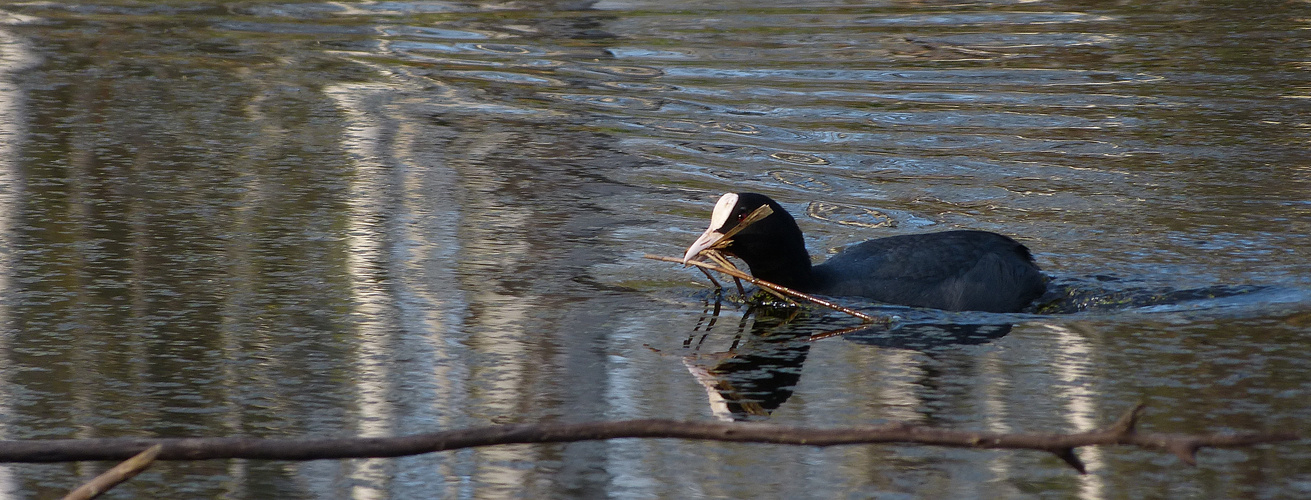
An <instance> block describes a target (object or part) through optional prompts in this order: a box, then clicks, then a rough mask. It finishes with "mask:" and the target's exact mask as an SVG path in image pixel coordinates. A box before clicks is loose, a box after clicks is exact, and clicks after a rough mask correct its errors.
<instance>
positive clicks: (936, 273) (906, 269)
mask: <svg viewBox="0 0 1311 500" xmlns="http://www.w3.org/2000/svg"><path fill="white" fill-rule="evenodd" d="M727 196H729V195H725V197H727ZM736 197H737V199H736V203H735V204H733V207H732V212H731V213H729V214H728V215H727V217H726V218H724V223H723V225H722V226H721V227H713V226H714V225H715V224H713V223H712V224H711V225H712V227H711V228H710V229H708V230H707V231H706V234H707V235H710V234H712V233H717V234H723V233H724V232H725V231H728V230H730V229H732V228H733V227H734V226H736V225H737V222H738V221H739V220H741V219H742V217H743V216H745V214H748V213H751V212H752V211H754V210H755V209H756V208H758V207H760V206H761V205H766V204H767V205H769V206H770V208H771V209H773V211H774V213H773V214H771V215H770V216H768V217H766V218H764V219H762V220H759V221H757V222H755V223H753V224H750V225H748V226H747V227H745V228H743V229H742V230H741V231H740V232H738V233H737V234H735V235H733V236H732V238H731V240H732V242H731V243H730V244H728V245H727V246H724V247H721V248H720V251H722V252H725V253H728V254H731V255H735V256H737V257H738V258H740V259H742V260H743V261H744V262H746V264H747V266H749V267H750V268H751V274H752V275H753V276H755V277H757V278H760V279H763V280H765V281H770V282H773V283H777V284H779V285H783V286H786V287H789V288H793V289H796V290H798V291H802V292H806V293H816V294H822V295H830V296H860V297H865V298H869V299H873V300H876V301H879V302H885V303H889V304H899V305H906V306H913V307H930V308H935V309H946V310H951V311H966V310H968V311H990V312H1014V311H1019V310H1021V309H1023V308H1024V307H1025V306H1027V305H1028V304H1029V303H1030V302H1032V301H1033V300H1034V299H1036V298H1038V297H1039V296H1041V295H1042V294H1043V292H1044V291H1045V290H1046V285H1045V281H1044V279H1043V276H1042V273H1041V271H1040V270H1039V269H1038V266H1037V265H1036V264H1034V262H1033V256H1032V255H1030V254H1029V249H1027V248H1025V247H1024V245H1021V244H1019V243H1018V242H1016V241H1015V240H1012V239H1010V238H1008V237H1006V236H1002V235H1000V234H995V233H989V232H984V231H946V232H940V233H928V234H912V235H904V236H893V237H889V238H879V239H874V240H869V241H866V242H864V243H861V244H858V245H853V246H851V247H848V248H847V249H846V250H844V251H842V252H841V253H839V254H837V255H835V256H833V257H832V258H830V259H829V260H828V261H827V262H824V263H823V264H819V265H815V266H812V265H811V263H810V254H809V253H807V251H806V243H805V240H804V239H803V238H802V236H801V229H800V228H799V227H797V223H796V221H795V220H794V219H793V218H792V216H791V215H789V214H788V213H787V211H786V210H784V209H783V207H782V206H779V205H778V203H776V202H775V201H774V200H772V199H770V198H769V197H767V196H765V195H761V194H755V193H739V194H737V195H736ZM730 201H731V200H730ZM716 210H717V211H718V210H719V208H718V207H717V208H716ZM717 215H718V214H717ZM721 218H723V217H721ZM706 238H707V236H706V235H703V236H702V239H706ZM697 244H701V240H698V242H697ZM697 244H694V245H693V246H694V248H695V247H696V245H697ZM694 254H695V252H693V251H692V250H689V256H692V255H694Z"/></svg>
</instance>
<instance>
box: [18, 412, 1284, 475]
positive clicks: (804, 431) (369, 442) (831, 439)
mask: <svg viewBox="0 0 1311 500" xmlns="http://www.w3.org/2000/svg"><path fill="white" fill-rule="evenodd" d="M1141 412H1142V406H1139V407H1136V408H1134V409H1133V410H1131V411H1130V412H1129V414H1127V415H1125V417H1123V418H1121V419H1120V420H1119V421H1117V422H1116V423H1115V424H1112V425H1111V426H1109V427H1106V428H1104V429H1099V430H1095V431H1090V432H1080V433H1074V434H1047V433H1035V434H1018V433H1017V434H1001V433H991V432H969V431H960V430H950V429H938V428H932V427H924V426H917V425H909V424H889V425H880V426H860V427H845V428H835V429H808V428H804V427H794V426H784V425H773V424H760V423H733V422H703V421H679V420H624V421H617V422H592V423H575V424H562V423H553V424H520V425H503V426H494V427H483V428H475V429H463V430H453V431H445V432H436V433H431V434H417V435H412V436H398V437H386V438H340V439H311V440H299V441H298V440H287V439H254V438H170V439H143V438H123V439H82V440H37V441H0V462H67V461H79V460H121V459H124V458H126V457H130V456H132V455H134V454H136V453H139V452H140V451H141V450H144V449H146V448H148V447H150V446H153V445H156V444H158V445H162V446H163V450H161V451H160V453H159V457H158V459H159V460H211V459H227V458H246V459H262V460H324V459H341V458H385V457H400V456H408V455H418V454H422V453H432V452H438V451H447V450H456V449H462V448H473V447H480V446H494V445H502V444H520V443H566V442H574V441H594V440H602V439H619V438H674V439H701V440H710V441H729V442H740V443H774V444H790V445H808V446H836V445H853V444H875V443H909V444H925V445H934V446H949V447H959V448H990V449H1024V450H1039V451H1045V452H1049V453H1053V454H1056V455H1057V456H1059V457H1061V458H1063V459H1065V462H1066V463H1068V464H1069V465H1070V466H1071V467H1074V468H1075V469H1076V470H1078V471H1079V472H1084V468H1083V464H1082V462H1080V461H1079V460H1078V458H1077V457H1075V455H1074V449H1075V448H1080V447H1084V446H1106V445H1128V446H1137V447H1140V448H1146V449H1152V450H1166V451H1171V452H1174V453H1175V454H1176V455H1179V457H1180V458H1181V459H1183V460H1184V462H1186V463H1188V464H1195V463H1196V459H1195V457H1194V455H1195V453H1196V451H1197V450H1198V449H1199V448H1203V447H1213V448H1214V447H1239V446H1250V445H1254V444H1260V443H1274V442H1280V441H1291V440H1296V439H1299V438H1298V436H1297V435H1296V434H1293V433H1287V432H1279V433H1245V434H1204V435H1191V434H1156V433H1138V432H1136V431H1135V430H1134V427H1135V424H1136V423H1137V420H1138V417H1139V415H1141Z"/></svg>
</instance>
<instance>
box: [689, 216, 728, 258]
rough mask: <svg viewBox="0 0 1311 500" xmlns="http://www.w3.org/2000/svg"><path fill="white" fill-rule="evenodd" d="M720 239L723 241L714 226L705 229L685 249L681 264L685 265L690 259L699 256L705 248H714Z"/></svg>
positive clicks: (721, 234) (722, 235) (721, 235)
mask: <svg viewBox="0 0 1311 500" xmlns="http://www.w3.org/2000/svg"><path fill="white" fill-rule="evenodd" d="M722 239H724V233H721V232H719V231H716V230H715V228H714V226H711V227H709V228H706V232H704V233H701V236H700V237H699V238H697V239H696V241H695V242H693V243H692V246H690V247H687V253H684V254H683V264H684V265H686V264H687V263H688V262H690V261H691V260H692V259H694V258H696V256H697V254H700V253H701V252H702V251H703V250H705V249H707V248H711V247H713V246H715V244H717V243H719V240H722Z"/></svg>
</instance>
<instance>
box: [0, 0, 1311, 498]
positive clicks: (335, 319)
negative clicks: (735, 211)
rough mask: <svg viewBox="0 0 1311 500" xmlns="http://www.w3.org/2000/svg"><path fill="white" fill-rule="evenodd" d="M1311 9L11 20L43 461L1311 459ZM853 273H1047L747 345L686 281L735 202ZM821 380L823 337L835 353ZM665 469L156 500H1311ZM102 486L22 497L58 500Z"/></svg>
mask: <svg viewBox="0 0 1311 500" xmlns="http://www.w3.org/2000/svg"><path fill="white" fill-rule="evenodd" d="M1308 19H1311V9H1308V7H1307V5H1306V4H1305V3H1289V2H1283V3H1276V2H1269V3H1264V4H1252V3H1249V2H1222V1H1208V2H1154V3H1141V5H1135V4H1134V3H1129V4H1127V5H1119V6H1112V5H1109V4H1107V3H1105V2H1076V1H1065V2H1062V1H1052V2H977V3H959V2H952V3H947V2H871V3H864V4H862V3H838V2H834V3H827V4H814V3H783V2H777V3H760V2H749V3H748V2H740V3H731V2H717V3H715V4H714V5H706V3H704V2H684V3H676V2H606V1H603V2H483V3H458V2H358V3H357V2H334V3H315V2H303V3H299V2H288V3H259V2H248V3H237V4H209V3H197V2H127V1H109V2H102V3H41V2H32V3H5V4H0V71H3V75H2V76H3V79H0V138H2V140H0V289H3V292H0V328H3V336H0V363H3V365H0V366H2V368H0V432H3V434H4V436H5V437H7V438H54V437H106V436H143V435H144V436H182V435H188V436H190V435H195V436H227V435H249V436H276V437H294V436H308V435H312V436H325V435H334V436H335V435H367V436H376V435H393V434H404V433H417V432H426V431H432V430H437V429H449V428H460V427H469V426H479V425H489V424H493V423H508V422H539V421H588V420H599V419H621V418H640V417H662V418H663V417H667V418H687V419H713V418H745V419H757V420H766V419H767V420H768V421H771V422H776V423H785V424H804V425H814V426H821V427H822V426H836V425H847V424H864V423H876V422H884V421H889V420H905V421H911V422H917V423H924V424H932V425H941V426H947V427H953V428H962V429H980V430H993V431H1026V430H1036V431H1074V430H1080V429H1089V428H1093V427H1095V426H1097V425H1099V424H1102V423H1104V422H1108V421H1110V420H1112V419H1114V418H1115V417H1116V416H1118V415H1119V414H1120V413H1122V412H1123V411H1125V410H1127V409H1128V408H1130V407H1131V406H1132V405H1133V404H1134V403H1136V402H1138V401H1143V402H1146V403H1148V404H1149V405H1150V413H1149V416H1148V417H1147V420H1146V422H1145V426H1146V427H1147V428H1149V429H1151V430H1154V431H1163V432H1210V431H1236V430H1271V429H1280V430H1285V429H1299V430H1303V432H1305V430H1306V429H1307V422H1311V408H1309V407H1308V406H1307V405H1306V403H1305V400H1306V395H1307V394H1308V391H1311V355H1308V354H1306V353H1307V352H1308V351H1311V349H1308V347H1311V340H1309V339H1311V337H1309V336H1308V334H1309V333H1311V258H1309V257H1311V250H1309V249H1311V236H1308V234H1311V196H1309V195H1308V193H1311V154H1308V142H1309V141H1311V123H1308V120H1307V117H1308V116H1311V85H1309V84H1308V82H1309V81H1311V73H1309V72H1308V71H1309V70H1311V39H1308V38H1307V37H1306V29H1307V27H1308ZM730 190H733V191H747V190H749V191H758V192H763V193H767V194H769V195H771V196H773V197H775V198H776V199H778V200H780V201H781V202H782V203H783V204H784V206H785V207H786V208H788V210H789V211H791V212H792V213H793V214H794V215H797V216H798V218H799V220H800V223H801V225H802V228H803V230H804V231H805V232H806V237H807V242H808V244H809V245H810V248H811V251H812V253H814V254H825V253H830V252H833V251H835V250H838V249H840V248H842V247H844V246H846V245H848V244H852V243H856V242H859V241H863V240H865V239H868V238H871V237H876V236H883V235H892V234H904V233H914V232H924V231H933V230H942V229H948V228H975V229H985V230H991V231H997V232H1001V233H1005V234H1010V235H1014V236H1016V237H1017V238H1018V239H1019V240H1020V241H1022V242H1023V243H1025V244H1026V245H1028V246H1029V247H1030V248H1032V249H1033V250H1034V252H1035V254H1036V256H1037V259H1038V261H1039V263H1040V265H1042V266H1043V268H1044V270H1045V271H1046V272H1048V273H1049V274H1050V275H1051V276H1052V278H1053V282H1054V283H1055V284H1056V285H1058V286H1057V287H1055V288H1056V290H1057V293H1055V294H1053V295H1052V296H1049V297H1048V298H1047V299H1046V300H1047V301H1048V305H1049V307H1048V308H1046V309H1043V310H1039V311H1034V312H1033V313H1027V314H1015V315H989V314H979V313H942V312H934V311H913V310H907V309H898V308H880V307H878V306H875V305H873V304H856V306H858V307H862V308H865V309H868V310H870V311H874V312H879V313H884V314H895V315H898V316H899V317H900V318H902V319H901V321H900V322H899V323H898V327H897V328H895V329H893V330H891V331H887V330H877V329H876V330H865V331H860V332H853V333H848V334H846V335H827V334H826V332H831V331H833V330H839V329H842V328H846V327H850V326H853V325H854V324H855V323H854V322H852V321H851V320H849V319H846V318H843V317H839V316H832V315H829V314H826V313H823V312H818V311H813V312H807V313H804V314H802V315H801V316H799V317H796V318H793V319H791V321H786V322H785V321H783V320H782V319H781V318H779V317H776V316H775V315H770V314H764V313H761V314H752V315H749V316H744V311H743V310H742V309H741V308H740V307H738V306H736V305H734V303H733V302H732V301H728V302H725V303H723V304H721V306H720V312H719V316H718V317H713V316H710V315H709V314H710V312H711V311H713V309H714V305H713V300H714V296H713V294H711V293H710V292H709V291H708V290H707V288H706V285H705V282H704V279H703V278H702V277H701V276H700V274H699V273H696V272H694V271H691V270H687V269H682V268H680V267H678V266H675V265H672V264H667V263H662V262H656V261H651V260H645V259H642V258H641V257H642V255H643V254H644V253H654V254H661V255H680V254H681V253H682V251H683V248H685V247H686V245H687V244H689V243H690V242H691V240H692V239H694V238H695V236H696V235H697V234H699V233H700V231H701V230H702V229H704V226H705V224H706V222H707V219H708V215H709V210H710V208H711V205H712V204H713V202H714V200H715V198H716V197H717V196H718V195H719V194H720V193H722V192H725V191H730ZM812 336H813V337H812ZM1080 453H1081V456H1082V457H1083V459H1084V460H1085V461H1086V462H1087V463H1088V464H1089V468H1090V472H1091V474H1089V475H1087V476H1078V475H1077V474H1074V473H1073V472H1072V471H1070V470H1068V468H1067V467H1065V466H1064V465H1063V464H1062V463H1061V462H1060V461H1059V460H1057V459H1056V458H1054V457H1049V456H1045V455H1043V454H1040V453H1037V452H997V451H966V450H946V449H936V448H926V447H888V446H883V447H864V446H859V447H839V448H831V449H813V448H797V447H780V446H762V445H729V444H713V443H709V444H707V443H695V442H674V441H637V440H621V441H615V442H604V443H577V444H570V445H551V446H509V447H499V448H487V449H480V450H469V451H461V452H455V453H443V454H436V455H432V456H421V457H411V458H405V459H397V460H361V461H325V462H309V463H283V462H261V461H209V462H198V463H162V464H158V465H156V466H155V467H154V468H152V469H151V470H150V471H148V472H146V473H145V474H144V475H142V476H140V477H138V478H136V479H133V480H132V481H131V482H129V483H127V484H125V485H124V486H121V487H120V488H119V489H116V490H114V491H113V492H112V493H111V494H110V496H111V497H118V498H137V497H154V498H205V497H224V498H346V497H350V498H421V497H433V496H440V497H462V498H463V497H476V498H502V497H522V498H540V497H558V498H572V497H611V496H612V497H617V498H649V497H658V498H691V497H710V498H720V497H734V498H736V497H767V498H804V497H810V498H839V497H845V498H1014V497H1043V498H1066V497H1076V498H1144V497H1163V498H1227V497H1252V498H1293V497H1299V496H1306V495H1309V494H1311V471H1308V470H1307V468H1306V466H1305V464H1306V463H1308V461H1309V460H1311V448H1308V446H1307V445H1306V443H1294V444H1282V445H1277V446H1268V447H1258V448H1253V449H1245V450H1220V451H1216V450H1205V451H1203V452H1202V455H1201V465H1200V466H1199V467H1197V468H1188V467H1186V466H1183V465H1181V464H1179V463H1178V462H1177V460H1176V459H1174V458H1173V457H1171V456H1168V455H1165V454H1159V453H1153V452H1146V451H1139V450H1131V449H1118V448H1107V449H1096V450H1094V449H1085V450H1083V451H1081V452H1080ZM102 469H103V465H102V464H55V465H20V466H10V467H8V468H5V469H3V472H0V491H4V492H7V496H11V497H17V498H46V497H52V496H55V495H58V494H62V492H66V491H67V490H70V489H72V488H73V487H75V486H76V485H77V484H79V483H80V482H81V481H84V480H86V479H87V478H89V477H91V476H92V475H94V474H95V473H97V472H98V471H100V470H102Z"/></svg>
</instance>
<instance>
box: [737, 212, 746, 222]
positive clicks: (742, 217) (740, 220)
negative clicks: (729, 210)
mask: <svg viewBox="0 0 1311 500" xmlns="http://www.w3.org/2000/svg"><path fill="white" fill-rule="evenodd" d="M745 218H747V213H746V212H742V213H740V214H737V221H738V222H742V219H745Z"/></svg>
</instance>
